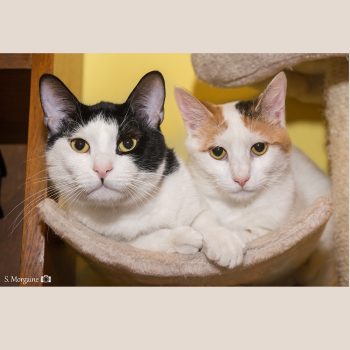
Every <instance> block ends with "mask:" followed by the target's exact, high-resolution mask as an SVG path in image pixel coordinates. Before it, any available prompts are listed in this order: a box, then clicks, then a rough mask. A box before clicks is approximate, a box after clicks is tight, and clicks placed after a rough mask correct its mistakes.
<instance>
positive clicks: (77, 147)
mask: <svg viewBox="0 0 350 350" xmlns="http://www.w3.org/2000/svg"><path fill="white" fill-rule="evenodd" d="M70 146H71V147H72V148H73V150H74V151H76V152H79V153H86V152H88V151H89V149H90V146H89V144H88V143H87V142H86V141H85V140H83V139H73V140H71V142H70Z"/></svg>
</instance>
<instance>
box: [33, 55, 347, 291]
mask: <svg viewBox="0 0 350 350" xmlns="http://www.w3.org/2000/svg"><path fill="white" fill-rule="evenodd" d="M333 56H334V57H333ZM192 59H193V66H194V68H195V71H196V73H197V75H198V76H199V78H200V79H202V80H205V81H207V82H209V83H210V84H213V85H217V86H222V87H232V86H241V85H249V84H255V83H259V82H261V81H262V80H264V79H266V78H270V77H271V76H273V75H274V74H276V73H278V72H279V71H281V70H283V69H288V70H289V71H287V75H288V80H289V88H288V89H289V90H288V91H289V93H290V94H292V95H293V96H294V97H299V98H300V99H302V100H308V101H315V100H317V99H320V97H321V96H322V91H323V96H324V99H325V102H326V116H327V120H328V128H329V141H330V143H329V148H328V149H329V155H330V159H331V167H332V181H333V198H332V201H333V206H334V208H335V213H334V215H335V221H336V230H335V242H336V254H337V257H338V276H337V277H338V278H337V279H338V284H339V285H348V61H347V58H345V57H343V55H329V54H327V55H322V54H261V55H259V54H246V55H240V54H196V55H193V56H192ZM314 60H319V61H318V62H317V63H314V62H313V63H311V62H310V61H314ZM302 62H310V63H308V64H304V66H300V63H302ZM296 65H297V68H298V69H295V68H294V70H291V68H292V67H294V66H296ZM323 81H324V84H322V82H323ZM322 86H324V88H323V89H322V88H321V87H322ZM39 212H40V214H41V217H42V219H43V220H44V221H45V222H46V223H47V224H48V225H49V226H50V227H51V228H52V230H53V231H54V232H55V233H56V234H57V235H58V236H59V237H61V238H62V239H63V240H64V241H65V242H66V243H67V244H69V245H70V246H71V247H73V248H74V249H75V250H76V251H77V252H78V253H79V254H81V255H82V256H83V257H85V259H86V260H87V261H88V262H89V263H90V264H91V265H92V266H93V267H94V268H95V269H97V270H99V271H100V272H101V273H102V274H103V275H105V276H107V277H108V278H110V279H111V280H112V281H114V282H115V283H116V284H123V285H127V284H129V285H139V284H143V285H228V286H230V285H266V284H272V285H276V284H277V285H278V284H289V282H288V278H287V276H289V275H290V274H291V273H292V272H293V271H294V270H295V269H297V268H298V267H300V266H301V265H302V264H303V263H304V262H305V261H306V260H307V258H308V257H309V256H310V254H311V253H312V251H313V249H314V248H315V245H316V243H317V241H318V239H319V237H320V234H321V230H322V228H323V227H324V226H325V224H326V223H327V221H328V220H329V218H330V216H331V214H332V202H331V200H330V199H327V198H320V199H319V200H318V201H316V202H315V203H314V204H313V205H312V206H311V207H310V208H307V210H305V212H304V213H302V214H301V215H300V216H299V217H298V218H295V219H294V220H293V221H291V222H289V223H288V224H287V225H285V226H284V227H281V228H280V229H279V230H276V232H273V233H271V234H268V235H266V236H263V237H260V238H259V239H257V240H255V241H253V242H251V243H250V244H249V246H248V250H247V253H246V255H245V257H244V261H243V264H242V266H239V267H236V268H234V269H225V268H221V267H218V266H216V265H214V264H212V263H211V262H209V261H208V260H207V259H206V258H205V256H204V255H203V254H202V253H197V254H193V255H180V254H165V253H154V252H149V251H144V250H140V249H136V248H134V247H131V246H130V245H128V244H125V243H121V242H117V241H115V240H113V239H111V238H107V237H104V236H101V235H99V234H97V233H96V232H93V231H92V230H90V229H88V228H87V227H85V226H84V225H83V224H81V223H79V222H78V221H76V220H75V219H74V218H72V217H71V216H70V215H69V213H67V212H65V211H64V210H63V209H61V208H60V207H59V206H58V205H57V203H56V202H54V201H53V200H52V199H46V200H45V201H43V202H42V203H41V204H40V205H39ZM291 283H293V282H291Z"/></svg>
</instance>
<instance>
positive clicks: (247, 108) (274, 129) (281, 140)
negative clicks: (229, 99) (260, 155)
mask: <svg viewBox="0 0 350 350" xmlns="http://www.w3.org/2000/svg"><path fill="white" fill-rule="evenodd" d="M235 107H236V109H237V111H238V112H239V113H240V118H241V120H242V121H243V123H244V126H245V127H246V128H247V129H249V130H250V131H251V132H253V133H256V134H259V135H261V136H262V137H264V139H265V140H266V142H268V143H270V144H278V145H280V146H281V148H282V149H283V150H284V151H285V152H288V151H289V150H290V149H291V140H290V138H289V135H288V132H287V129H286V128H281V127H279V126H278V125H272V124H271V123H269V122H267V121H266V119H265V118H264V117H263V116H262V115H260V111H259V110H258V109H257V100H250V101H241V102H238V103H236V104H235Z"/></svg>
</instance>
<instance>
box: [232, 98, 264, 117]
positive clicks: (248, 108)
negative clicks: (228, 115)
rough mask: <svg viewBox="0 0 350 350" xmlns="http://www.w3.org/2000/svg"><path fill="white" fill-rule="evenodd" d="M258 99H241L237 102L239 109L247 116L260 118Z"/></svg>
mask: <svg viewBox="0 0 350 350" xmlns="http://www.w3.org/2000/svg"><path fill="white" fill-rule="evenodd" d="M257 104H258V100H257V99H255V100H248V101H240V102H238V103H237V104H236V108H237V110H238V111H239V112H240V113H241V114H242V115H243V116H245V117H249V118H258V117H259V115H260V113H259V111H258V110H257V109H256V106H257Z"/></svg>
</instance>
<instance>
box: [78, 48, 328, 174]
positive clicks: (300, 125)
mask: <svg viewBox="0 0 350 350" xmlns="http://www.w3.org/2000/svg"><path fill="white" fill-rule="evenodd" d="M151 70H159V71H161V72H162V74H163V75H164V78H165V82H166V89H167V98H166V103H165V121H164V123H163V126H162V130H163V132H164V134H165V137H166V140H167V143H168V145H169V146H170V147H174V148H175V149H176V150H177V151H178V153H179V154H180V155H181V156H185V155H186V151H185V147H184V139H185V129H184V126H183V123H182V120H181V117H180V115H179V111H178V109H177V107H176V103H175V99H174V96H173V90H174V86H181V87H184V88H186V89H187V90H189V91H191V92H192V93H194V95H195V96H196V97H198V98H200V99H203V100H208V101H211V102H214V103H224V102H228V101H232V100H239V99H246V98H252V97H254V96H256V95H257V94H258V91H257V90H255V89H253V88H241V89H219V88H213V87H210V86H208V85H207V84H204V83H202V82H199V81H198V79H196V77H195V74H194V71H193V69H192V65H191V58H190V54H84V55H83V67H82V91H81V96H82V101H83V102H84V103H87V104H92V103H96V102H99V101H101V100H105V101H111V102H118V103H121V102H124V101H125V99H126V98H127V97H128V95H129V93H130V92H131V90H132V89H133V88H134V86H135V85H136V84H137V82H138V81H139V79H140V78H141V77H142V76H143V75H144V74H145V73H147V72H148V71H151ZM287 120H288V130H289V133H290V135H291V138H292V140H293V142H294V143H295V144H296V145H297V146H299V147H300V148H301V149H302V150H303V151H304V152H305V153H307V154H308V155H309V156H310V157H311V158H312V159H313V160H314V161H315V162H316V163H317V164H318V165H319V166H320V167H321V168H322V169H323V170H325V171H326V170H327V168H328V162H327V156H326V150H325V125H324V118H323V116H322V115H321V106H318V105H307V104H302V103H300V102H297V101H295V100H292V99H288V100H287Z"/></svg>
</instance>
